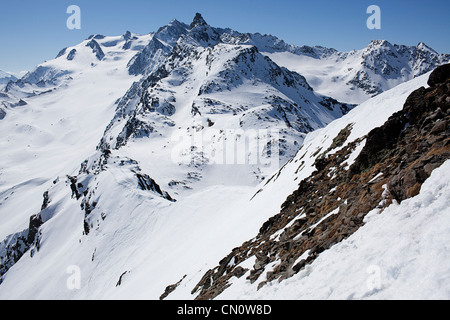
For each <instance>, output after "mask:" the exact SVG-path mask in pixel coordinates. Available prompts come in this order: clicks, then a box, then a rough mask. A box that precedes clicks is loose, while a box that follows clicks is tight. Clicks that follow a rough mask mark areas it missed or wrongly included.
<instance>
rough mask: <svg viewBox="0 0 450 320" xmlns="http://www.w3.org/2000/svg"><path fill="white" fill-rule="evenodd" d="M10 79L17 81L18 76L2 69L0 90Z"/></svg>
mask: <svg viewBox="0 0 450 320" xmlns="http://www.w3.org/2000/svg"><path fill="white" fill-rule="evenodd" d="M9 81H17V78H16V77H15V76H13V75H12V74H10V73H7V72H4V71H2V70H0V90H1V89H3V88H4V87H5V86H6V84H7V83H8V82H9Z"/></svg>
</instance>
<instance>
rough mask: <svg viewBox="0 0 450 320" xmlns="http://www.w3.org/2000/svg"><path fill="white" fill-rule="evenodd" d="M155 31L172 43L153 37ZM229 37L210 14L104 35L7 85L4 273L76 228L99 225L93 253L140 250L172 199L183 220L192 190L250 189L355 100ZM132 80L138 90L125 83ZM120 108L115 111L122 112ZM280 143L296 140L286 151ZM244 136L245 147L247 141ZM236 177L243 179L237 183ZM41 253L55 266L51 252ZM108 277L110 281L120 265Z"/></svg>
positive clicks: (90, 231)
mask: <svg viewBox="0 0 450 320" xmlns="http://www.w3.org/2000/svg"><path fill="white" fill-rule="evenodd" d="M200 22H201V21H200ZM181 33H184V34H181ZM180 34H181V35H180ZM155 41H158V42H159V43H160V44H161V46H159V45H158V46H153V44H154V43H156V42H155ZM221 41H222V40H221V38H220V36H219V32H218V31H217V30H216V29H214V28H212V27H210V26H209V25H207V24H206V23H193V24H192V25H191V26H190V29H186V26H185V25H183V24H181V23H178V22H177V21H172V22H171V24H170V25H169V26H166V27H164V28H161V29H160V30H159V31H158V32H157V33H154V34H150V35H147V36H135V35H132V34H131V33H128V32H127V33H125V34H124V35H123V36H120V37H104V36H101V35H93V36H91V37H89V39H87V40H86V41H84V42H83V43H81V44H79V45H78V46H75V47H70V48H66V49H64V50H62V51H61V52H60V53H59V54H58V56H57V58H56V59H55V60H52V61H48V62H46V63H44V64H42V65H40V66H38V67H37V68H36V69H35V70H34V71H32V72H30V73H28V74H27V75H25V76H24V77H23V78H22V79H21V80H19V81H17V82H16V83H12V84H10V85H8V86H7V88H6V89H5V93H4V96H3V97H2V98H4V102H5V108H6V117H5V118H4V119H3V122H2V127H1V130H2V132H3V133H4V135H5V136H6V137H7V139H6V140H4V142H3V144H2V145H1V147H2V149H3V150H7V152H5V153H6V154H7V157H5V158H3V161H2V162H1V165H2V166H1V168H2V169H1V170H2V171H1V179H2V189H1V190H0V192H2V202H1V207H0V218H1V219H2V220H5V221H6V223H5V224H4V225H2V228H1V234H0V236H1V238H2V239H4V240H2V243H0V257H1V258H2V268H1V269H0V271H1V273H2V274H4V273H5V272H6V271H7V270H8V269H9V268H11V267H13V268H14V267H15V266H14V264H15V263H16V262H17V260H19V259H20V258H21V260H22V259H23V260H24V261H27V259H28V258H31V259H32V263H31V264H33V263H34V262H37V261H43V260H41V259H44V260H45V261H48V262H49V263H51V262H50V261H52V260H54V259H56V256H59V255H60V254H61V252H60V250H58V249H57V247H55V246H59V245H62V244H63V243H65V242H64V240H63V238H64V237H66V236H67V238H66V240H67V243H66V244H65V245H67V246H72V245H74V244H77V243H83V242H84V241H83V240H84V239H86V238H91V237H97V239H98V245H97V246H96V247H95V248H92V247H91V246H92V245H95V243H96V241H90V240H89V241H86V242H87V243H88V246H89V247H85V251H83V253H82V255H83V257H84V255H86V254H87V252H91V251H95V252H96V254H95V255H97V256H98V255H101V254H100V252H110V251H111V250H115V251H120V250H124V252H128V250H129V249H130V247H129V246H135V245H137V244H135V243H134V240H133V239H135V238H136V237H138V238H139V237H143V236H144V235H145V234H149V235H152V236H155V235H157V234H153V233H151V232H148V231H144V230H145V229H142V228H143V227H144V226H147V222H146V221H145V219H148V218H149V217H150V220H149V221H148V223H150V224H151V225H152V224H158V223H159V222H158V221H159V218H158V217H160V215H161V214H162V213H161V212H164V210H166V209H164V208H166V207H167V208H171V209H170V210H173V211H172V212H174V213H173V214H172V219H171V220H169V221H170V222H168V223H167V226H166V229H167V230H170V229H171V228H174V226H177V225H178V222H177V221H178V220H177V218H173V216H175V215H177V214H179V212H180V211H181V212H183V211H186V207H184V206H181V205H180V204H178V203H184V204H185V203H186V202H184V201H188V202H189V200H185V199H184V197H188V198H187V199H195V200H192V201H194V202H195V203H196V204H198V205H200V204H201V202H200V201H199V200H198V199H199V194H208V195H209V196H210V197H211V199H214V198H215V197H216V196H220V195H222V194H223V193H234V192H236V193H237V194H240V193H242V192H243V190H244V191H245V190H247V189H248V188H249V187H251V186H254V185H256V184H257V183H258V182H259V181H261V180H263V179H264V178H265V177H266V176H267V174H269V173H271V172H272V171H273V170H275V169H278V168H279V161H280V159H279V157H278V156H279V155H280V156H281V161H283V162H285V161H287V160H288V159H290V157H291V156H292V155H293V154H294V153H295V151H296V150H297V148H298V146H299V143H301V138H302V136H303V135H304V133H305V132H309V131H311V130H314V129H317V128H319V127H323V126H324V125H326V124H327V123H329V122H331V121H332V120H334V119H335V118H337V117H340V116H342V115H343V114H344V113H346V112H347V111H348V110H349V109H350V107H351V106H347V105H345V104H341V103H339V102H337V101H335V100H333V99H330V98H327V97H324V96H321V95H318V94H315V93H314V92H313V90H312V89H311V88H310V86H309V85H308V84H307V82H306V81H305V79H304V78H303V77H302V76H300V75H298V74H296V73H293V72H291V71H289V70H287V69H285V68H280V67H279V66H277V65H276V64H275V63H273V62H272V61H271V60H270V59H269V58H267V57H264V56H262V55H261V54H260V53H259V52H258V50H257V49H256V48H255V47H253V46H248V45H242V46H241V45H233V44H229V43H222V42H221ZM167 48H169V49H170V48H171V51H170V54H169V55H167V53H168V52H169V51H168V50H166V49H167ZM143 53H145V54H144V56H141V54H143ZM149 54H150V55H149ZM166 55H167V56H166ZM149 57H150V58H149ZM155 57H159V58H158V59H156V58H155ZM147 58H149V59H150V60H151V61H152V63H154V64H153V65H152V67H151V68H150V69H147V68H144V69H142V72H143V73H144V74H146V76H144V77H143V78H142V79H140V80H139V81H137V80H138V78H136V77H135V76H133V72H132V70H133V68H132V66H136V64H135V62H136V61H141V62H143V64H144V65H146V63H147V62H148V61H147V62H145V61H146V59H147ZM138 65H140V64H138ZM140 66H142V65H140ZM147 73H148V74H147ZM130 86H131V87H130ZM125 88H130V89H129V90H128V92H126V93H125V95H124V91H122V90H124V89H125ZM121 96H122V98H120V99H117V98H119V97H121ZM13 99H21V100H20V101H23V102H24V104H23V105H22V104H20V103H12V101H13ZM20 101H19V102H20ZM108 119H113V120H112V121H111V122H109V124H108V122H105V121H109V120H108ZM105 128H106V130H105ZM103 130H105V131H104V132H103ZM102 132H103V134H102ZM30 133H31V134H30ZM197 134H198V135H197ZM186 137H187V138H186ZM198 137H200V139H201V140H200V143H197V141H196V139H198ZM279 138H280V139H279ZM180 139H181V141H180ZM278 141H281V142H283V143H282V144H281V146H280V150H279V151H278V150H277V149H278V144H277V143H275V142H278ZM236 144H237V146H236ZM247 145H250V147H248V146H247ZM275 145H276V146H275ZM241 147H242V148H243V150H244V151H243V153H236V152H235V149H238V150H241ZM223 149H225V150H223ZM230 154H231V157H230ZM261 155H262V156H261ZM221 156H222V157H221ZM250 158H251V159H252V161H253V159H256V160H255V162H251V161H250V160H249V159H250ZM260 158H262V159H263V162H264V161H265V160H267V159H268V161H267V162H268V163H262V162H261V160H260ZM271 159H275V160H274V162H271V161H270V160H271ZM80 164H81V166H80ZM217 184H219V186H217ZM226 185H231V186H234V187H236V185H237V186H238V187H236V188H237V190H236V189H234V187H231V189H230V191H227V190H228V189H227V188H229V187H227V186H226ZM194 186H195V188H194ZM192 189H194V190H192ZM208 191H209V192H208ZM24 199H27V201H24ZM175 200H179V201H178V202H175ZM215 205H216V203H215V202H213V203H211V206H210V207H209V208H211V207H214V206H215ZM172 208H176V209H172ZM16 210H20V211H19V214H16V215H14V217H11V212H15V211H16ZM167 210H169V209H167ZM170 210H169V211H170ZM199 212H200V214H204V213H205V211H204V210H203V209H202V210H200V211H199ZM127 214H131V215H132V216H133V219H131V217H128V218H127ZM223 214H224V215H227V214H228V211H226V210H224V211H223ZM135 216H136V218H135ZM167 216H168V217H170V216H171V215H167ZM139 217H141V218H139ZM164 219H165V217H164ZM129 220H132V221H135V222H138V223H139V227H137V229H136V226H135V225H134V222H133V223H132V224H131V225H129V224H130V221H129ZM75 221H78V222H77V223H75ZM127 221H128V222H127ZM212 223H213V224H216V223H217V222H216V220H214V222H212ZM128 225H129V227H130V228H128V227H127V226H128ZM61 230H64V231H63V232H62V231H61ZM113 230H115V231H113ZM136 230H138V231H136ZM163 230H165V229H163ZM104 232H105V234H103V233H104ZM160 232H162V231H161V230H160ZM118 233H122V234H123V235H124V236H123V237H118V236H117V235H118ZM135 233H136V234H135ZM99 234H100V235H99ZM213 235H217V233H212V234H211V236H213ZM117 241H119V242H117ZM137 241H138V240H137ZM115 246H118V247H120V248H121V249H120V250H119V249H117V250H116V249H113V248H115ZM44 247H46V248H47V250H48V251H46V250H44ZM24 253H26V254H25V255H24V256H22V254H24ZM67 253H68V254H70V257H71V256H72V253H71V252H67ZM38 255H39V256H40V257H41V258H39V259H34V258H35V257H37V256H38ZM92 256H94V255H93V254H92ZM107 256H108V255H106V256H104V258H102V259H100V260H101V261H102V262H101V263H102V265H103V266H107V265H108V263H107V262H105V261H108V260H111V261H115V262H116V264H115V265H117V266H118V267H120V266H121V264H120V263H117V262H119V261H122V262H124V261H126V260H121V259H122V258H124V257H125V256H126V255H125V256H123V257H122V258H121V257H120V256H116V255H111V256H110V257H109V258H108V257H107ZM70 257H69V256H67V257H66V259H62V260H61V262H62V263H63V262H64V261H70V260H71V259H72V258H70ZM83 257H81V256H80V257H79V258H80V259H84V258H83ZM47 259H48V260H47ZM103 259H106V260H105V261H103ZM116 259H118V260H116ZM21 260H19V261H21ZM39 264H40V265H42V266H44V268H46V266H45V264H46V262H40V263H39ZM17 268H20V267H19V266H17ZM25 268H27V267H25ZM11 270H13V269H11ZM90 270H93V269H90ZM93 272H94V271H93ZM117 272H118V271H117ZM122 272H123V271H122ZM11 273H13V271H11ZM11 273H10V272H8V275H5V277H4V280H5V281H6V278H8V277H9V274H11ZM86 274H88V273H86ZM91 276H94V275H91ZM166 276H167V277H169V276H170V275H169V274H167V275H166ZM94 277H95V276H94ZM104 277H105V278H104V279H103V280H99V281H112V280H111V279H112V278H114V277H115V276H113V275H112V274H111V273H108V274H105V275H104ZM160 279H161V281H162V280H163V279H164V277H161V278H160ZM2 280H3V279H2ZM47 280H48V279H47ZM55 280H56V278H55ZM167 280H168V279H167ZM37 281H40V280H37ZM32 282H33V281H31V282H30V284H31V283H32ZM4 283H6V282H4ZM161 283H162V285H163V283H165V282H161ZM2 286H3V285H2ZM160 289H161V288H159V287H155V288H154V290H156V291H157V292H160V291H161V290H160ZM49 290H52V289H51V287H49ZM156 291H155V292H156ZM30 293H31V291H30ZM40 294H42V295H44V294H45V295H50V296H53V294H58V290H55V291H54V292H53V293H52V292H50V291H47V292H44V291H42V292H41V293H40ZM72 294H74V293H68V295H69V296H72ZM76 294H78V293H76ZM84 294H91V295H94V294H96V293H95V292H91V291H89V290H88V291H86V292H85V293H84Z"/></svg>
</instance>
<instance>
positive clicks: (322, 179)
mask: <svg viewBox="0 0 450 320" xmlns="http://www.w3.org/2000/svg"><path fill="white" fill-rule="evenodd" d="M430 78H431V79H432V80H431V81H430V82H431V84H433V86H431V87H430V88H428V89H425V88H420V89H418V90H416V91H415V92H413V93H412V94H411V95H410V97H409V98H408V99H407V101H406V103H405V105H404V108H403V110H402V111H400V112H397V113H395V114H394V115H392V116H391V117H390V118H389V119H388V121H387V122H386V123H385V124H384V125H383V126H381V127H379V128H376V129H374V130H372V131H371V132H370V133H369V134H368V135H367V136H365V137H361V138H359V139H357V140H355V141H353V142H351V143H349V144H348V145H347V146H346V147H344V148H342V149H340V150H339V151H337V152H336V153H334V154H330V155H329V156H328V157H326V158H324V157H323V156H322V155H319V156H318V157H317V161H316V168H317V171H315V172H314V173H313V174H312V175H311V176H310V177H309V178H307V179H305V180H303V181H301V182H300V184H299V188H298V190H296V191H295V192H294V193H293V194H292V195H290V196H289V197H288V198H287V199H286V201H285V203H284V204H283V205H282V208H281V211H280V213H279V214H277V215H275V216H274V217H272V218H270V219H269V220H268V221H267V222H265V223H264V224H263V226H262V227H261V229H260V231H259V233H258V235H257V236H256V237H255V238H253V239H252V240H249V241H247V242H245V243H243V244H242V245H241V246H240V247H238V248H235V249H233V251H232V252H231V253H230V254H229V255H228V256H227V257H226V258H224V259H222V261H220V263H219V265H218V266H217V267H215V268H214V269H211V270H209V271H208V272H207V273H206V274H205V276H204V277H203V278H202V280H201V281H200V282H199V283H198V284H197V286H196V287H195V288H194V290H193V291H192V294H196V293H198V295H197V298H196V299H199V300H202V299H213V298H215V297H217V296H218V295H219V294H220V293H221V292H223V291H224V290H225V289H226V288H227V287H228V286H230V285H231V284H230V282H229V280H230V279H231V278H232V277H235V276H238V275H239V277H241V276H243V275H245V276H246V277H247V278H246V279H247V280H249V281H250V282H252V283H254V282H256V281H259V283H258V289H259V288H261V287H262V286H264V285H265V284H266V283H268V282H270V281H273V280H275V279H278V281H282V280H284V279H286V278H289V277H291V276H292V275H294V274H295V273H298V272H299V271H300V270H302V269H303V268H304V267H305V266H306V265H307V264H310V263H311V262H313V261H314V260H315V259H316V258H317V257H318V256H319V255H320V253H321V252H323V251H325V250H327V249H329V248H330V247H332V246H333V245H334V244H336V243H339V242H340V241H342V240H343V239H346V238H347V237H349V236H350V235H352V234H353V233H354V232H356V231H357V230H358V229H359V228H360V227H361V226H362V225H363V224H364V217H365V216H366V215H367V213H369V212H370V211H371V210H373V209H377V210H379V212H380V213H381V212H382V211H383V210H384V208H386V207H387V206H388V205H390V204H391V203H392V202H393V201H394V200H396V201H398V202H401V201H402V200H404V199H407V198H410V197H413V196H415V195H417V194H418V193H419V192H420V188H421V185H422V184H423V182H424V181H425V180H426V179H427V178H428V177H429V176H430V174H431V173H432V171H433V170H434V169H436V168H438V167H439V166H441V165H442V163H444V162H445V161H446V160H447V159H450V130H449V128H448V123H449V121H450V112H449V107H450V72H449V67H448V65H447V66H442V67H439V68H437V69H436V70H435V72H434V73H433V74H432V76H431V77H430ZM444 78H445V79H444ZM433 79H434V80H433ZM443 79H444V80H443ZM350 130H351V126H349V127H347V128H345V129H344V130H342V131H341V132H340V133H339V135H338V136H337V137H336V138H335V139H334V141H333V145H334V147H337V146H339V145H342V143H343V141H342V140H345V139H344V137H348V136H349V131H350ZM365 139H367V141H366V144H365V147H364V148H363V150H362V151H361V153H360V155H359V156H358V157H357V159H356V160H355V162H354V164H353V165H352V166H351V167H350V169H349V170H348V171H347V170H345V169H344V168H345V164H346V162H345V160H346V159H347V157H348V155H349V154H350V153H351V152H352V151H353V150H354V149H355V148H356V147H357V145H359V144H360V143H362V142H363V141H364V140H365ZM330 149H333V147H330V148H329V149H328V151H329V150H330ZM324 154H327V152H325V153H324ZM331 172H333V174H330V173H331ZM380 173H382V174H380ZM331 176H332V178H330V177H331ZM249 258H253V259H254V261H255V263H254V266H253V268H252V269H251V270H241V269H239V270H238V268H240V266H239V264H240V263H241V262H243V261H245V260H248V259H249ZM231 261H233V263H230V262H231ZM269 264H270V266H271V271H270V272H266V271H265V269H266V267H267V266H268V265H269ZM248 271H249V272H248ZM262 275H265V277H264V278H263V277H262Z"/></svg>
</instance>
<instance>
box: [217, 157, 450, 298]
mask: <svg viewBox="0 0 450 320" xmlns="http://www.w3.org/2000/svg"><path fill="white" fill-rule="evenodd" d="M449 173H450V161H448V160H447V162H446V163H444V164H443V165H442V166H441V167H440V168H438V169H436V170H435V171H434V172H433V173H432V175H431V177H430V178H429V179H428V180H427V181H425V183H424V184H423V186H422V189H421V192H420V194H419V195H417V196H416V197H414V198H411V199H408V200H405V201H403V202H402V203H401V204H400V205H398V204H392V205H391V206H390V207H388V208H387V209H386V210H385V211H384V212H383V214H382V215H379V214H377V213H376V210H374V212H373V213H372V214H369V215H368V216H366V218H365V225H364V226H363V227H361V229H359V230H358V231H357V232H356V233H355V234H354V235H352V236H351V237H350V238H348V239H346V240H344V241H342V242H341V243H339V244H337V245H336V246H334V247H332V248H331V249H330V250H328V251H325V252H323V253H322V254H321V255H320V256H319V258H317V260H316V261H314V262H313V263H312V264H311V265H308V266H307V267H306V268H305V269H304V270H302V271H300V272H299V273H298V274H297V275H295V276H293V277H292V278H291V279H287V280H285V281H283V282H281V283H277V282H272V283H270V284H268V285H267V286H265V287H263V288H262V289H260V290H259V291H257V290H256V289H255V288H254V286H252V285H250V283H249V281H246V280H245V278H241V279H235V281H234V282H233V284H232V285H231V287H230V288H229V289H228V290H226V291H225V292H224V293H223V294H222V295H220V296H219V297H218V299H235V298H236V297H239V299H244V300H245V299H249V300H252V299H253V300H258V299H262V300H276V299H279V300H282V299H288V300H291V299H294V300H301V299H306V300H310V299H314V300H316V299H338V300H343V299H356V300H359V299H382V300H386V299H401V300H403V299H406V300H408V299H413V300H416V299H420V300H433V299H438V300H447V299H449V298H450V291H449V288H450V276H449V274H450V272H449V271H450V270H449V265H448V245H447V244H448V238H447V236H448V234H449V232H450V225H449V223H448V216H449V214H450V200H449V199H450V182H449V181H450V174H449Z"/></svg>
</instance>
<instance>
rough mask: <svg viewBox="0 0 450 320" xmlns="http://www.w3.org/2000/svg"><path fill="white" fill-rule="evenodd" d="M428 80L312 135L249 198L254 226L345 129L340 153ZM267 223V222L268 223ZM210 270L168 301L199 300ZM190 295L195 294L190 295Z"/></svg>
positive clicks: (379, 98) (394, 92) (370, 102)
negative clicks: (290, 158)
mask: <svg viewBox="0 0 450 320" xmlns="http://www.w3.org/2000/svg"><path fill="white" fill-rule="evenodd" d="M428 76H429V74H426V75H424V76H421V77H418V78H417V79H414V80H411V81H409V82H407V83H405V84H402V85H399V86H398V87H396V88H394V89H391V90H389V91H387V92H385V93H382V94H380V95H378V96H377V97H375V98H372V99H370V100H368V101H366V102H365V103H363V104H361V105H360V106H358V107H356V108H355V109H353V110H352V111H350V112H349V114H347V115H346V116H344V117H342V118H340V119H337V120H335V121H334V122H332V123H331V124H330V125H328V126H327V127H325V128H323V129H319V130H316V131H314V132H312V133H309V134H308V135H307V136H306V138H305V141H304V144H303V147H302V148H301V149H300V150H299V152H298V153H297V155H296V156H295V157H294V158H293V159H292V160H291V161H289V162H288V163H286V165H285V166H284V167H283V168H282V169H281V170H280V171H279V172H277V173H275V174H274V175H273V176H272V178H270V179H268V181H266V182H265V183H263V184H261V185H260V188H257V189H255V191H256V192H255V193H254V194H253V195H252V196H251V198H250V199H251V200H250V201H249V207H246V208H245V210H243V211H242V212H245V213H244V215H245V216H247V215H252V214H256V215H257V216H258V220H255V222H256V221H258V223H260V221H261V220H259V219H260V218H263V217H267V219H268V218H270V217H272V216H273V213H274V212H279V211H280V207H281V205H282V204H283V203H284V201H285V200H286V195H287V194H292V192H293V191H294V190H296V189H297V188H298V184H299V183H300V181H302V180H303V179H305V178H307V177H309V176H310V175H311V174H312V173H313V172H314V171H316V170H317V169H316V167H315V162H316V159H317V157H318V156H319V155H320V154H321V153H323V152H325V151H326V148H327V146H329V145H331V144H332V143H333V139H334V138H335V137H336V136H337V135H338V134H339V132H341V131H342V129H344V128H346V127H347V126H348V125H349V124H353V127H352V130H351V134H350V135H349V136H348V137H347V139H346V143H344V144H343V145H342V146H341V147H339V148H337V149H342V148H345V147H346V144H347V143H349V142H351V141H354V140H355V139H357V138H359V137H362V136H364V135H366V134H367V133H369V131H371V130H372V129H373V128H375V127H378V126H381V125H382V124H384V122H385V121H386V120H387V119H388V118H389V117H390V116H391V115H392V114H393V113H394V112H396V111H399V110H401V109H402V107H403V104H404V102H405V100H406V98H407V97H408V96H409V94H410V93H411V92H412V91H414V90H415V89H417V88H419V87H421V86H426V82H427V80H428ZM373 110H377V112H375V113H374V112H373ZM364 143H365V142H364V141H363V142H362V143H361V146H363V145H364ZM333 151H336V150H333ZM359 151H361V147H359V148H356V149H355V151H354V154H353V155H352V156H351V157H350V158H349V159H348V160H347V161H348V162H349V163H348V164H349V165H350V164H351V161H352V159H355V158H356V156H357V155H358V153H359ZM271 213H272V214H271ZM267 219H266V220H265V221H267ZM265 221H264V222H265ZM236 225H238V224H236ZM261 226H262V224H261V223H260V225H259V227H261ZM255 227H256V226H255ZM249 231H250V230H249ZM256 234H257V233H253V234H249V237H248V238H247V239H245V240H244V241H248V240H249V239H254V237H255V235H256ZM231 248H232V247H230V249H231ZM233 248H234V247H233ZM229 253H230V251H228V252H227V253H226V254H224V255H222V257H221V258H220V259H222V258H224V257H227V255H228V254H229ZM220 259H219V260H220ZM219 260H217V261H216V263H215V264H213V267H215V266H216V265H217V263H218V261H219ZM254 263H255V261H254V260H252V259H249V260H247V261H245V262H242V263H240V264H239V266H242V267H243V268H251V267H252V266H253V264H254ZM209 265H210V264H209ZM210 269H212V268H208V267H206V266H205V268H203V269H202V272H199V273H198V274H197V275H195V276H194V277H193V278H192V279H191V278H190V277H189V276H188V277H186V278H185V279H184V280H183V281H182V282H181V284H180V285H179V286H178V288H177V289H176V290H175V291H174V292H173V293H172V294H170V295H169V296H168V299H179V298H187V297H192V298H194V297H196V296H197V295H198V293H199V291H198V290H193V289H194V288H195V287H196V285H197V284H198V283H199V282H200V281H201V279H202V278H203V276H204V275H205V274H206V273H207V271H208V270H210ZM269 271H270V270H265V272H269ZM182 272H183V271H180V273H182ZM247 275H248V274H247ZM181 276H182V275H181ZM181 276H180V278H179V279H176V278H174V281H173V282H172V283H176V282H177V281H178V280H180V279H181ZM261 279H262V280H261V281H264V280H265V277H264V276H261ZM235 281H237V282H238V283H239V285H238V287H239V288H241V287H243V290H244V291H246V292H247V294H249V295H251V293H250V291H252V290H254V291H256V289H257V287H258V285H259V284H260V282H261V281H257V282H255V283H253V284H250V282H249V281H248V280H246V276H245V277H242V278H241V279H239V280H235ZM233 282H234V280H233ZM245 288H248V289H245ZM229 290H230V292H231V293H230V295H228V294H227V292H228V291H227V290H226V291H225V293H224V296H225V297H228V298H230V297H231V296H234V298H237V297H238V296H239V293H238V291H239V289H236V291H235V290H234V288H233V286H232V287H231V289H229ZM191 291H193V292H194V293H191ZM219 297H220V296H219Z"/></svg>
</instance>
